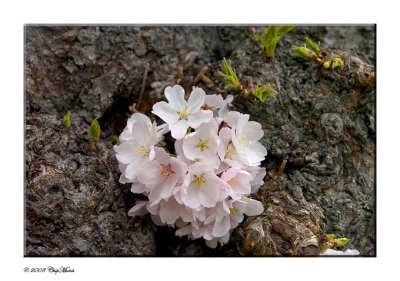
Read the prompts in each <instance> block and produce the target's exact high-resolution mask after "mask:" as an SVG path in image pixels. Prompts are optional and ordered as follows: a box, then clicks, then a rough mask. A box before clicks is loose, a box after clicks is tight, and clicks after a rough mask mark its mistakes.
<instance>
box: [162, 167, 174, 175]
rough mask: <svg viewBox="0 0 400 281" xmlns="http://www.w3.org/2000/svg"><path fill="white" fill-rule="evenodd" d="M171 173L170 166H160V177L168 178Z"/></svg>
mask: <svg viewBox="0 0 400 281" xmlns="http://www.w3.org/2000/svg"><path fill="white" fill-rule="evenodd" d="M171 172H172V170H171V165H168V166H162V169H161V175H162V176H169V175H170V174H171Z"/></svg>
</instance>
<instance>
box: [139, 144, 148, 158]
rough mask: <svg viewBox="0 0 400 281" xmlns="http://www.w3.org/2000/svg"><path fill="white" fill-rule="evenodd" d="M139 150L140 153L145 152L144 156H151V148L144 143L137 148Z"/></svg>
mask: <svg viewBox="0 0 400 281" xmlns="http://www.w3.org/2000/svg"><path fill="white" fill-rule="evenodd" d="M136 150H137V152H139V153H140V154H143V155H144V156H149V153H150V148H148V147H145V146H144V145H139V146H138V147H137V148H136Z"/></svg>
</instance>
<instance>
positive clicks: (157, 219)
mask: <svg viewBox="0 0 400 281" xmlns="http://www.w3.org/2000/svg"><path fill="white" fill-rule="evenodd" d="M150 218H151V220H152V221H153V223H154V224H155V225H157V226H164V225H165V223H163V222H162V221H161V219H160V217H159V216H156V215H151V216H150Z"/></svg>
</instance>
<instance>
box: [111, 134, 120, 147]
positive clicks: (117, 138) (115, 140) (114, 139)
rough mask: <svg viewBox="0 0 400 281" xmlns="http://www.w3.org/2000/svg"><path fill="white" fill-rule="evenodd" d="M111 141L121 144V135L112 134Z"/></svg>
mask: <svg viewBox="0 0 400 281" xmlns="http://www.w3.org/2000/svg"><path fill="white" fill-rule="evenodd" d="M111 141H112V143H113V144H116V145H119V144H120V141H119V137H118V136H117V135H113V136H111Z"/></svg>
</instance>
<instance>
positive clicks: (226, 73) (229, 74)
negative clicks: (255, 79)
mask: <svg viewBox="0 0 400 281" xmlns="http://www.w3.org/2000/svg"><path fill="white" fill-rule="evenodd" d="M221 64H222V72H221V71H220V72H219V74H220V75H221V76H222V77H224V78H225V87H224V88H225V89H229V88H236V89H238V90H239V91H240V90H241V89H242V87H243V86H242V85H241V84H240V82H239V79H238V77H237V75H236V73H235V71H234V70H233V68H232V66H231V64H230V63H228V61H227V60H226V59H225V58H224V59H223V60H222V62H221Z"/></svg>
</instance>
